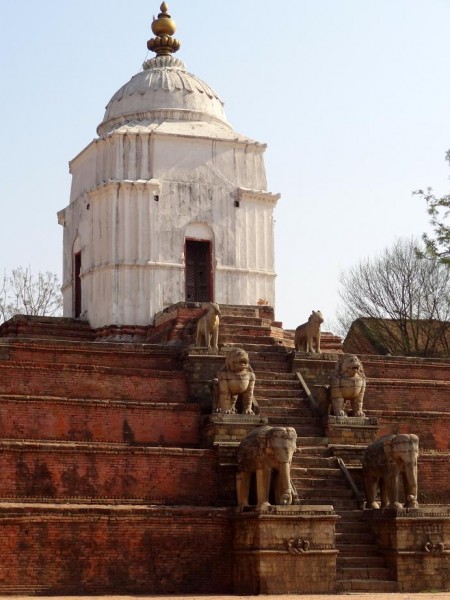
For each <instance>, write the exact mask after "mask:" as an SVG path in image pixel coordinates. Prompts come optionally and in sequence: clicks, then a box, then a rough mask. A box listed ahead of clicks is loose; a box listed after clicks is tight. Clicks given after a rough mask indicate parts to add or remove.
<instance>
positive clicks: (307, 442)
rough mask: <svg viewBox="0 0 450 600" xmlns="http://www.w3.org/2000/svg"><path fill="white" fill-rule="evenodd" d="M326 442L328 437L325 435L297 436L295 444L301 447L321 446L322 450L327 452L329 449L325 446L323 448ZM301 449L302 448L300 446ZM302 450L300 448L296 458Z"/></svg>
mask: <svg viewBox="0 0 450 600" xmlns="http://www.w3.org/2000/svg"><path fill="white" fill-rule="evenodd" d="M327 443H328V438H326V437H315V436H314V437H302V436H300V437H298V438H297V446H298V447H300V448H302V447H304V448H311V447H314V448H316V447H319V448H318V450H319V451H320V450H321V448H320V447H321V446H322V447H323V450H325V451H327V452H329V450H328V449H327V448H325V446H326V444H327ZM302 450H303V448H302ZM302 450H300V454H297V455H296V458H297V457H298V456H300V455H301V452H302Z"/></svg>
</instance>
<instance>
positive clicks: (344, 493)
mask: <svg viewBox="0 0 450 600" xmlns="http://www.w3.org/2000/svg"><path fill="white" fill-rule="evenodd" d="M299 493H300V495H301V497H302V498H325V499H327V501H329V499H330V498H335V499H337V498H339V499H350V500H351V499H352V498H353V492H352V490H350V489H348V488H341V487H336V486H334V487H332V486H330V487H327V488H325V487H320V488H314V487H308V488H306V487H303V486H301V485H299ZM326 503H327V502H325V504H326Z"/></svg>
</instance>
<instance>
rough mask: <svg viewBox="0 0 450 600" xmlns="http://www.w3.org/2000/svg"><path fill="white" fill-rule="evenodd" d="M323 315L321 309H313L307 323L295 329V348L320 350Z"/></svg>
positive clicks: (311, 350) (298, 349)
mask: <svg viewBox="0 0 450 600" xmlns="http://www.w3.org/2000/svg"><path fill="white" fill-rule="evenodd" d="M322 323H323V317H322V313H321V312H320V310H317V311H315V310H313V311H312V313H311V315H310V317H309V319H308V322H307V323H303V325H299V326H298V327H297V329H296V330H295V338H294V342H295V349H296V350H297V351H301V352H311V353H314V352H320V326H321V325H322Z"/></svg>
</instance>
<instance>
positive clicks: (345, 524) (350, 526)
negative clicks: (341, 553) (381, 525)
mask: <svg viewBox="0 0 450 600" xmlns="http://www.w3.org/2000/svg"><path fill="white" fill-rule="evenodd" d="M336 533H345V534H347V533H349V534H350V533H358V534H359V535H361V536H365V535H369V536H370V535H371V530H370V526H369V523H367V522H365V521H344V520H342V519H340V520H339V521H338V522H337V523H336Z"/></svg>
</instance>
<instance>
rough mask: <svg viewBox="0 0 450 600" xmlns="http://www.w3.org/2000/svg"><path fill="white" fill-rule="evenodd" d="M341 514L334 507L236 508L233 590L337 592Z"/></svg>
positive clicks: (243, 591) (250, 592) (284, 592)
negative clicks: (338, 514) (267, 509)
mask: <svg viewBox="0 0 450 600" xmlns="http://www.w3.org/2000/svg"><path fill="white" fill-rule="evenodd" d="M338 518H339V517H338V516H337V515H336V513H335V512H334V510H333V507H332V506H298V505H291V506H273V507H271V508H270V509H269V511H268V512H258V511H256V510H248V511H244V512H240V513H239V512H237V513H236V515H235V517H234V523H233V538H234V569H233V588H234V593H235V594H246V595H256V594H300V593H303V594H308V593H318V594H320V593H333V592H334V590H335V580H336V556H337V550H336V547H335V541H334V538H335V524H336V521H337V519H338Z"/></svg>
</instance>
